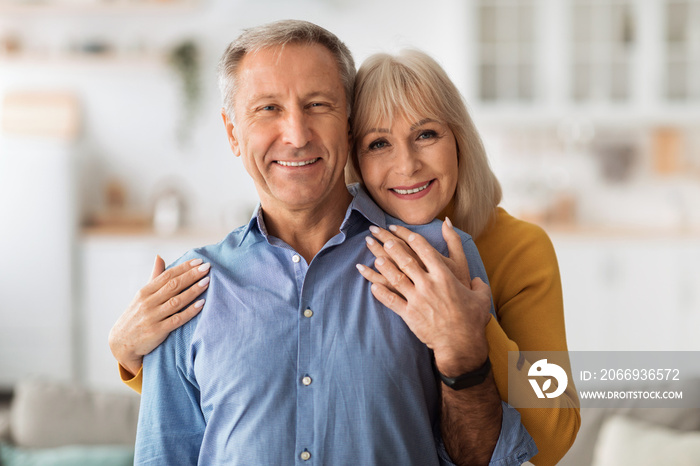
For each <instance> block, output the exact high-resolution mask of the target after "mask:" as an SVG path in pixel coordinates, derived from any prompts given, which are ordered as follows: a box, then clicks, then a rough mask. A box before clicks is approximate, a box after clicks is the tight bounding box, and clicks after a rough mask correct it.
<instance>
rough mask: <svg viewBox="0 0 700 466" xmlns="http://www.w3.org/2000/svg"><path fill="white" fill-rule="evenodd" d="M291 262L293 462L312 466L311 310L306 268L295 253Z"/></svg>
mask: <svg viewBox="0 0 700 466" xmlns="http://www.w3.org/2000/svg"><path fill="white" fill-rule="evenodd" d="M291 260H292V263H293V265H294V274H295V277H296V281H297V289H299V290H300V293H299V303H298V308H297V319H298V326H297V328H298V337H299V338H298V340H297V341H298V343H297V345H298V346H297V372H296V381H295V383H296V389H297V413H296V449H295V454H296V459H295V462H296V463H297V464H304V465H308V464H312V463H313V458H314V454H315V450H314V443H313V442H314V399H313V385H314V383H315V382H314V376H315V374H312V373H311V370H310V366H311V355H312V354H313V351H314V348H312V339H311V325H312V322H313V317H314V309H313V308H312V307H311V299H310V296H307V291H306V290H307V286H305V283H306V281H307V279H308V278H309V277H308V271H309V266H308V264H307V263H306V260H304V258H303V257H301V256H300V255H299V254H297V253H295V252H293V253H292V255H291Z"/></svg>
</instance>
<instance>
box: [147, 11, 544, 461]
mask: <svg viewBox="0 0 700 466" xmlns="http://www.w3.org/2000/svg"><path fill="white" fill-rule="evenodd" d="M353 80H354V63H353V61H352V58H351V56H350V53H349V51H348V50H347V48H346V47H345V46H344V44H342V43H341V42H340V41H339V40H338V39H337V38H336V37H335V36H334V35H333V34H331V33H329V32H328V31H326V30H324V29H322V28H320V27H318V26H315V25H313V24H310V23H306V22H300V21H283V22H278V23H273V24H269V25H265V26H261V27H258V28H253V29H250V30H247V31H245V32H244V33H243V34H242V35H241V36H240V37H239V38H238V39H237V40H236V41H234V43H232V44H231V45H230V46H229V48H228V50H227V51H226V53H225V54H224V57H223V58H222V62H221V65H220V83H221V87H222V90H223V93H224V106H225V109H224V111H223V112H222V115H223V119H224V123H225V126H226V131H227V134H228V139H229V143H230V145H231V149H232V150H233V152H234V154H235V155H236V156H238V157H241V159H242V161H243V165H244V166H245V168H246V171H247V172H248V173H249V174H250V176H251V177H252V178H253V180H254V182H255V186H256V189H257V191H258V194H259V196H260V208H259V209H258V211H257V212H256V213H255V215H254V216H253V218H252V219H251V221H250V222H249V223H248V224H247V225H245V226H244V227H241V228H239V229H237V230H235V231H234V232H232V233H231V234H230V235H229V236H227V237H226V238H225V239H224V240H223V241H222V242H221V243H219V244H217V245H213V246H208V247H205V248H200V249H197V250H194V251H191V252H189V253H188V254H186V255H185V256H184V257H183V258H181V259H180V261H179V262H185V261H191V260H193V259H202V260H203V261H205V262H206V263H210V264H211V272H210V282H209V283H210V284H209V288H208V289H207V291H206V294H207V296H206V305H205V307H207V308H208V309H206V308H205V309H204V310H203V311H202V312H201V313H200V314H198V315H197V316H196V317H195V318H194V319H193V320H191V321H190V322H188V323H187V324H185V325H184V326H182V327H180V328H179V329H177V330H175V331H174V332H173V333H172V334H171V335H170V336H169V337H168V339H167V340H166V341H165V342H164V343H163V344H162V345H161V346H159V347H158V348H156V349H155V350H154V351H153V352H152V353H151V354H149V355H148V356H146V358H145V359H144V372H143V374H144V379H143V395H142V401H141V413H140V417H139V429H138V436H137V443H136V461H135V463H136V464H197V463H200V464H227V465H228V464H265V465H267V464H270V465H279V464H291V463H302V464H303V463H307V462H310V463H315V464H332V465H338V464H363V465H364V464H377V465H384V464H400V465H421V466H422V465H431V464H435V465H437V464H452V462H451V461H450V458H449V456H448V454H447V452H446V451H445V447H444V446H443V440H442V437H441V434H440V427H439V422H440V416H441V414H440V413H441V411H442V417H443V419H454V418H455V417H458V418H459V419H460V420H461V421H462V422H460V423H457V424H455V425H454V426H452V425H451V426H450V427H451V428H453V432H452V435H453V436H454V439H457V441H456V444H457V445H459V446H460V448H459V449H457V448H454V447H451V448H450V451H449V454H450V455H451V456H453V457H454V460H455V462H456V463H458V464H462V463H464V464H467V463H468V464H487V463H488V462H489V458H491V461H492V462H498V464H520V463H521V462H523V461H525V460H526V459H528V458H530V457H531V456H532V455H533V454H534V450H535V449H534V444H533V443H532V440H531V439H530V437H529V436H528V435H527V433H526V432H525V431H524V429H523V428H522V426H521V425H520V422H519V415H518V414H517V412H516V411H515V410H513V409H512V408H509V407H507V405H503V408H502V405H501V401H500V399H499V397H498V394H497V393H496V390H495V386H494V384H493V380H492V378H491V377H488V378H486V380H485V381H483V382H482V383H478V384H477V385H475V386H473V387H470V388H468V389H466V390H463V391H459V392H458V391H455V390H453V389H452V388H449V387H446V386H445V385H443V384H441V385H438V383H437V382H436V376H435V372H434V368H433V367H432V363H431V362H432V357H433V355H432V354H431V352H430V350H429V349H428V346H426V344H424V343H422V342H421V341H420V340H418V339H417V338H416V336H415V335H414V333H413V332H412V331H411V329H410V328H408V326H407V325H406V323H404V321H403V320H402V319H401V318H400V317H399V316H398V315H397V314H395V313H393V312H392V311H390V310H388V309H387V308H385V307H383V306H382V305H381V304H379V302H378V301H376V300H375V299H374V297H373V296H372V294H371V292H370V286H369V282H367V281H366V280H364V279H363V278H362V277H361V276H360V275H359V274H358V273H357V272H356V270H355V264H365V265H371V264H372V262H373V256H372V255H371V253H370V252H369V251H368V250H367V248H365V247H364V241H365V240H364V238H365V236H366V234H367V233H366V232H367V229H368V228H369V227H370V226H371V225H378V226H380V227H387V223H386V222H387V217H386V216H385V214H384V213H383V212H382V211H381V210H380V209H379V208H378V207H377V206H376V205H375V204H374V203H373V202H372V201H371V200H370V198H369V197H368V196H367V195H366V194H365V193H364V192H362V191H357V190H355V191H354V192H353V193H350V192H348V189H347V188H346V186H345V182H344V177H343V172H344V167H345V162H346V159H347V155H348V150H349V147H350V140H349V139H350V131H349V126H348V117H349V109H350V108H351V99H352V84H353ZM411 228H412V229H414V230H415V231H417V232H419V233H420V234H422V235H423V236H425V237H426V238H427V239H428V240H429V241H432V242H433V243H434V244H438V239H439V238H440V228H439V224H438V225H437V226H436V224H435V223H433V224H430V225H425V226H419V227H411ZM464 244H465V246H466V251H465V252H466V254H467V258H468V260H469V265H470V272H471V275H472V276H481V277H482V278H484V279H485V278H486V277H485V274H484V272H483V266H482V265H481V262H480V260H479V259H478V254H477V253H476V250H475V248H474V246H473V243H472V242H470V241H469V242H465V243H464ZM442 249H443V250H444V246H443V247H442ZM439 330H442V331H443V332H442V333H445V332H444V329H436V331H435V333H436V334H437V333H439ZM447 333H449V332H447ZM429 338H432V337H429ZM459 348H461V350H460V349H459ZM470 349H471V347H470V346H469V343H465V342H459V344H458V345H455V346H454V347H453V348H451V349H450V350H454V355H451V356H450V358H448V359H450V360H451V362H452V364H447V366H449V367H450V372H451V373H450V374H447V375H450V376H455V375H459V374H460V373H463V372H466V373H470V372H473V371H474V370H475V369H478V368H479V366H480V365H481V363H480V362H479V363H477V364H473V355H471V354H469V353H468V352H469V351H470ZM460 351H462V353H467V354H461V355H460V354H459V352H460ZM444 356H445V355H444V354H440V355H438V354H436V355H435V360H438V361H444V360H445V357H444ZM464 361H468V363H467V365H468V366H469V367H460V363H463V362H464ZM437 369H441V367H438V368H437ZM441 390H442V393H443V394H444V400H445V401H444V403H443V406H442V407H441V405H440V395H441V392H440V391H441ZM465 408H466V409H465ZM454 410H459V416H455V412H454ZM454 439H453V440H454ZM450 444H451V445H453V444H455V442H450Z"/></svg>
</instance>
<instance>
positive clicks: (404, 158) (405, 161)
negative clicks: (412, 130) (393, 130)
mask: <svg viewBox="0 0 700 466" xmlns="http://www.w3.org/2000/svg"><path fill="white" fill-rule="evenodd" d="M395 163H396V165H395V167H394V170H395V171H396V172H397V173H398V174H400V175H404V176H412V175H414V174H415V173H416V172H417V171H418V170H420V169H421V167H422V163H421V161H420V158H419V156H418V153H416V151H415V150H413V148H411V147H410V146H399V147H398V150H397V154H396V160H395Z"/></svg>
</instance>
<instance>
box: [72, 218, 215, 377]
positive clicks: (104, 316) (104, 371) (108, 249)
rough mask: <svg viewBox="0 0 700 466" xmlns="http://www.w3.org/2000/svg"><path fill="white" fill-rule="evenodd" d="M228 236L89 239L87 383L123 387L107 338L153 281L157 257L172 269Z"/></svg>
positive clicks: (84, 253) (84, 277)
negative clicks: (193, 252)
mask: <svg viewBox="0 0 700 466" xmlns="http://www.w3.org/2000/svg"><path fill="white" fill-rule="evenodd" d="M223 237H224V234H221V235H220V236H217V235H215V234H211V235H207V234H202V235H199V234H192V235H181V236H174V237H159V236H156V235H154V234H131V235H129V234H126V235H119V234H101V233H94V232H92V233H87V234H84V235H83V237H82V241H81V247H80V266H81V270H80V276H79V277H80V280H79V283H80V299H81V306H80V309H81V312H80V319H79V322H80V323H81V328H80V330H79V334H80V335H82V338H81V341H80V346H81V349H80V354H81V356H82V357H81V358H80V359H81V360H80V364H81V366H82V370H81V372H82V379H84V381H85V382H86V383H87V384H89V385H90V386H92V387H96V388H118V387H121V386H122V384H121V382H120V381H119V376H118V373H117V363H116V361H115V360H114V357H113V356H112V353H111V352H110V350H109V345H108V342H107V338H108V335H109V331H110V329H111V328H112V325H114V323H115V322H116V320H117V318H118V317H119V316H120V315H121V314H122V312H124V310H125V309H126V307H127V306H128V305H129V303H130V302H131V300H132V299H133V298H134V296H135V295H136V292H137V291H138V290H139V289H141V287H142V286H144V285H145V284H146V283H147V282H148V280H149V279H150V274H151V270H152V269H153V262H154V260H155V257H156V254H160V256H161V257H163V259H164V260H165V262H166V264H170V263H172V262H173V261H175V260H176V259H177V258H178V257H180V256H181V255H182V254H184V253H185V252H186V251H188V250H189V249H192V248H194V247H198V246H203V245H205V244H210V243H213V242H217V241H220V240H221V239H222V238H223Z"/></svg>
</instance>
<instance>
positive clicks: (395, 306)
mask: <svg viewBox="0 0 700 466" xmlns="http://www.w3.org/2000/svg"><path fill="white" fill-rule="evenodd" d="M371 289H372V294H373V295H374V297H375V298H377V301H379V302H380V303H382V304H383V305H384V306H386V307H388V308H389V309H391V310H392V311H394V312H395V313H396V314H398V315H399V316H400V317H401V318H402V319H404V321H405V320H406V317H405V315H406V312H407V308H408V304H407V302H406V300H405V299H403V298H402V297H401V296H399V295H398V294H396V293H394V292H393V291H391V290H390V289H389V288H387V287H386V286H384V285H380V284H378V283H374V284H372V288H371Z"/></svg>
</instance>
